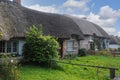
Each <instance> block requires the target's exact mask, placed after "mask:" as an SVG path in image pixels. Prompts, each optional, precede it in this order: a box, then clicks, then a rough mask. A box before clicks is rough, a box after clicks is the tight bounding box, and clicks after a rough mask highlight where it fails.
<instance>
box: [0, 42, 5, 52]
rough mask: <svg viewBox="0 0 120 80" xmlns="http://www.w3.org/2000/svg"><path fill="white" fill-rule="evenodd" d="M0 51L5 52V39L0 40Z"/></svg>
mask: <svg viewBox="0 0 120 80" xmlns="http://www.w3.org/2000/svg"><path fill="white" fill-rule="evenodd" d="M0 52H1V53H2V52H3V53H4V52H5V41H0Z"/></svg>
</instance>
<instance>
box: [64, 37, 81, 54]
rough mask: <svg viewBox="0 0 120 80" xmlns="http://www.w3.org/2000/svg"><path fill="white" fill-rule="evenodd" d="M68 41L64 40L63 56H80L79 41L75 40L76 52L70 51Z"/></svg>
mask: <svg viewBox="0 0 120 80" xmlns="http://www.w3.org/2000/svg"><path fill="white" fill-rule="evenodd" d="M68 41H69V40H64V41H63V55H69V54H78V49H79V47H78V46H79V45H78V41H77V40H75V39H74V40H73V42H74V44H73V46H74V50H73V51H68V46H67V45H68Z"/></svg>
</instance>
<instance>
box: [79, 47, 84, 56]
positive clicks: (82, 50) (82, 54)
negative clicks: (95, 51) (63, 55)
mask: <svg viewBox="0 0 120 80" xmlns="http://www.w3.org/2000/svg"><path fill="white" fill-rule="evenodd" d="M78 56H86V50H85V49H84V48H81V49H79V51H78Z"/></svg>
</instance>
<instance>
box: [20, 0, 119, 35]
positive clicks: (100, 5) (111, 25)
mask: <svg viewBox="0 0 120 80" xmlns="http://www.w3.org/2000/svg"><path fill="white" fill-rule="evenodd" d="M119 3H120V0H22V5H23V6H25V7H28V8H31V9H35V10H39V11H43V12H49V13H58V14H69V15H73V16H77V17H86V18H87V20H89V21H91V22H93V23H96V24H98V25H100V26H101V27H102V28H103V29H104V30H105V31H106V32H108V33H109V34H112V35H118V36H120V4H119Z"/></svg>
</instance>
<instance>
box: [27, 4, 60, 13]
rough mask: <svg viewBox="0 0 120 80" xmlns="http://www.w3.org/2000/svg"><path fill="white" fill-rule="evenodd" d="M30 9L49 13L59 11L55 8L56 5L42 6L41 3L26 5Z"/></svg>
mask: <svg viewBox="0 0 120 80" xmlns="http://www.w3.org/2000/svg"><path fill="white" fill-rule="evenodd" d="M26 7H28V8H30V9H34V10H38V11H42V12H49V13H58V10H57V9H56V8H55V6H41V5H39V4H35V5H31V6H26Z"/></svg>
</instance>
